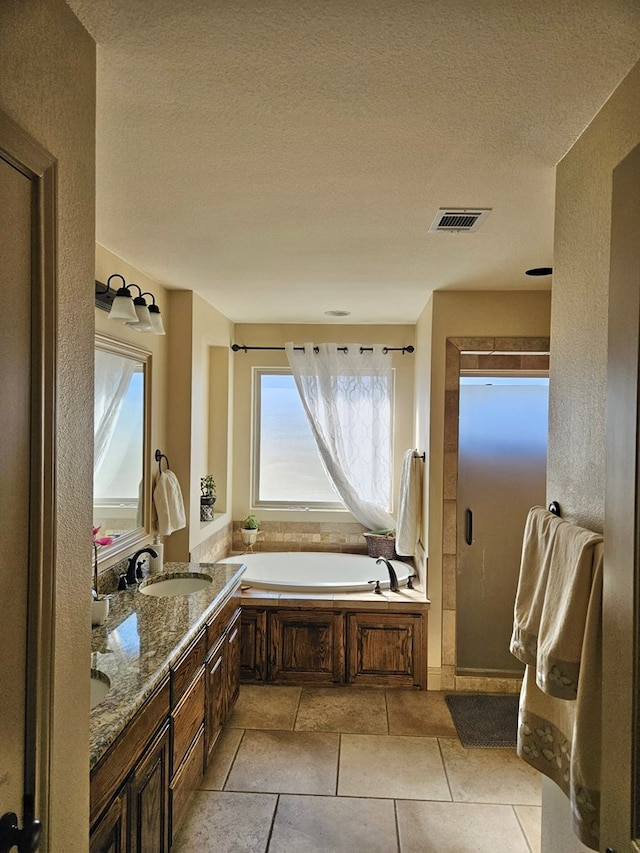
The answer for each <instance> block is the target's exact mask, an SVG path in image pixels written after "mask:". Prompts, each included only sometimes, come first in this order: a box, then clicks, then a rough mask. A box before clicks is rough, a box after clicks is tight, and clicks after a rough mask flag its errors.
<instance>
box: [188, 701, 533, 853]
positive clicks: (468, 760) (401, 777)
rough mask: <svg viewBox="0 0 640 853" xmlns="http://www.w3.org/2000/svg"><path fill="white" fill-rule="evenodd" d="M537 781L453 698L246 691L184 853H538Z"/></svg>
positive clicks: (200, 795) (191, 819)
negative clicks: (469, 720) (461, 731)
mask: <svg viewBox="0 0 640 853" xmlns="http://www.w3.org/2000/svg"><path fill="white" fill-rule="evenodd" d="M539 850H540V780H539V775H538V774H537V773H536V772H535V771H534V770H533V769H532V768H530V767H529V766H528V765H526V764H525V763H524V762H522V761H521V760H520V759H519V758H518V757H517V756H516V754H515V750H509V749H465V748H464V747H462V745H461V744H460V741H459V740H458V738H457V735H456V730H455V727H454V725H453V722H452V720H451V716H450V714H449V710H448V708H447V705H446V703H445V701H444V693H432V692H414V691H405V690H374V689H371V690H366V689H349V688H315V687H314V688H311V687H304V688H300V687H275V686H269V685H265V686H257V685H243V686H242V688H241V690H240V698H239V700H238V704H237V706H236V709H235V710H234V713H233V715H232V717H231V719H230V721H229V724H228V725H227V727H226V728H225V729H224V730H223V732H222V734H221V741H220V744H219V748H218V751H217V754H216V758H215V760H214V762H213V765H212V766H211V767H210V768H209V770H208V772H207V775H206V776H205V778H204V779H203V781H202V784H201V786H200V790H199V791H198V792H197V794H196V796H195V799H194V802H193V805H192V807H191V810H190V812H189V815H188V817H187V819H186V821H185V823H184V825H183V826H182V827H181V829H180V832H179V833H178V836H177V838H176V839H175V842H174V846H173V847H172V853H207V851H212V852H213V851H215V853H267V851H268V853H320V851H322V853H330V852H331V853H343V851H344V853H431V851H434V853H435V851H438V853H485V851H486V853H539Z"/></svg>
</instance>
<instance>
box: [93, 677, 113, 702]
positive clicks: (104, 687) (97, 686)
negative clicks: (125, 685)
mask: <svg viewBox="0 0 640 853" xmlns="http://www.w3.org/2000/svg"><path fill="white" fill-rule="evenodd" d="M110 687H111V682H110V681H109V676H107V675H105V674H104V672H100V670H99V669H92V670H91V708H95V706H96V705H97V704H98V703H99V702H102V700H103V699H104V697H105V696H106V695H107V693H108V692H109V688H110Z"/></svg>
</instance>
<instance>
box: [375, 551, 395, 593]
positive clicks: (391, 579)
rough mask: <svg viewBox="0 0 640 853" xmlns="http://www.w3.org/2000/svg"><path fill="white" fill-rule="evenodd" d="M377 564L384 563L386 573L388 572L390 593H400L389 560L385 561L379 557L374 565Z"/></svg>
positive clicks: (385, 559)
mask: <svg viewBox="0 0 640 853" xmlns="http://www.w3.org/2000/svg"><path fill="white" fill-rule="evenodd" d="M379 563H384V564H385V566H386V567H387V571H388V572H389V589H390V590H391V592H400V587H399V586H398V575H397V574H396V570H395V569H394V568H393V566H392V565H391V563H390V562H389V560H387V558H386V557H379V558H378V559H377V560H376V565H378V564H379Z"/></svg>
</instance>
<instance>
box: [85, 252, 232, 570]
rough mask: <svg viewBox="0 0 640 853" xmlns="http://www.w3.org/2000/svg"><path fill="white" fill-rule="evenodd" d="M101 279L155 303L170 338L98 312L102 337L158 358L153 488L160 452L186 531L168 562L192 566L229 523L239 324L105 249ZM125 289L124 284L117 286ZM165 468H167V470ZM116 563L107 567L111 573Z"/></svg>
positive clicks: (172, 544) (170, 544)
mask: <svg viewBox="0 0 640 853" xmlns="http://www.w3.org/2000/svg"><path fill="white" fill-rule="evenodd" d="M95 271H96V272H95V278H96V279H97V280H98V281H101V282H104V283H106V281H107V279H108V277H109V276H110V275H112V274H113V273H118V274H120V275H122V276H124V278H125V280H126V281H127V283H131V282H135V283H136V284H138V285H139V286H140V287H141V288H142V289H143V291H149V292H151V293H153V295H154V296H155V297H156V302H157V304H158V306H159V307H160V311H161V313H162V318H163V323H164V327H165V330H166V335H163V336H160V335H148V334H144V335H141V334H140V333H139V332H136V331H135V330H133V329H130V328H128V327H127V326H126V325H124V324H122V323H118V322H114V321H113V320H109V318H108V314H107V312H105V311H102V310H100V309H98V308H96V309H95V324H96V331H97V332H101V333H102V334H105V335H109V336H110V337H112V338H115V339H116V340H122V341H126V342H128V343H132V344H135V345H136V346H138V347H142V348H143V349H147V350H148V351H149V352H151V354H152V395H151V397H152V400H151V408H152V412H151V446H150V464H151V471H152V475H153V476H152V482H153V484H155V482H156V479H157V472H158V466H157V463H156V462H155V459H154V458H153V455H154V453H155V450H156V448H159V449H160V450H161V451H162V452H163V453H165V454H166V456H167V457H168V458H169V461H170V464H171V470H172V471H174V472H175V474H176V475H177V477H178V479H179V481H180V486H181V488H182V492H183V497H184V502H185V510H186V512H187V526H186V527H185V528H184V529H183V530H179V531H176V532H175V533H173V534H172V535H171V536H170V537H168V538H167V539H166V540H165V558H166V559H167V560H188V559H189V554H190V553H191V551H192V550H194V549H196V548H198V546H200V545H201V544H202V543H203V542H205V541H206V540H207V539H208V538H210V537H212V536H214V535H216V534H218V533H219V531H220V530H221V529H222V528H223V527H224V526H225V525H228V524H229V522H230V520H231V515H230V510H229V508H228V507H229V501H228V500H227V497H228V494H229V488H230V487H229V484H230V482H231V474H230V468H231V452H230V448H231V444H230V442H231V429H230V417H231V408H232V407H231V402H230V401H231V394H232V387H233V373H232V371H233V360H232V359H230V357H229V353H230V350H229V346H230V344H231V338H232V330H233V324H232V323H231V322H230V321H229V320H227V318H226V317H224V316H223V315H222V314H220V312H219V311H217V310H216V309H215V308H213V307H212V306H211V305H209V304H208V303H207V302H205V301H204V300H203V299H201V298H200V297H199V296H198V295H197V294H195V293H193V292H192V291H189V290H180V291H177V290H167V289H166V288H164V287H163V286H162V285H161V284H159V283H158V282H156V281H154V280H153V279H152V278H150V277H149V276H148V275H146V274H145V273H144V272H142V271H141V270H139V269H137V268H136V267H134V266H132V265H131V264H129V263H127V262H126V261H125V260H123V259H122V258H119V257H118V256H117V255H115V254H114V253H113V252H110V251H109V250H108V249H106V248H105V247H104V246H100V245H99V244H98V245H97V246H96V266H95ZM114 285H119V282H118V280H114V281H113V282H112V287H113V286H114ZM163 464H164V463H163ZM210 472H211V473H213V474H214V477H215V479H216V483H217V485H218V489H219V493H220V500H219V501H218V503H217V504H216V518H215V520H214V521H213V522H209V523H206V524H202V523H201V522H200V503H199V495H200V477H201V476H203V475H204V474H207V473H210ZM113 562H114V560H104V563H103V565H104V567H108V566H109V565H111V564H112V563H113Z"/></svg>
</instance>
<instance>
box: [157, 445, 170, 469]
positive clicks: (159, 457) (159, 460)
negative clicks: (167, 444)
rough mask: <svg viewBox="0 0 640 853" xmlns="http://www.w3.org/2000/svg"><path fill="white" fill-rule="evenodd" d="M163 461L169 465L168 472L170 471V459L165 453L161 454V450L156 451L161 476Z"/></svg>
mask: <svg viewBox="0 0 640 853" xmlns="http://www.w3.org/2000/svg"><path fill="white" fill-rule="evenodd" d="M163 459H164V461H165V462H166V463H167V471H170V470H171V465H169V459H168V458H167V457H166V456H165V455H164V453H161V452H160V451H159V450H156V453H155V460H156V462H157V463H158V473H159V474H162V460H163Z"/></svg>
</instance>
